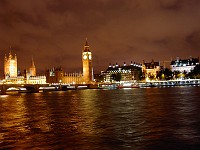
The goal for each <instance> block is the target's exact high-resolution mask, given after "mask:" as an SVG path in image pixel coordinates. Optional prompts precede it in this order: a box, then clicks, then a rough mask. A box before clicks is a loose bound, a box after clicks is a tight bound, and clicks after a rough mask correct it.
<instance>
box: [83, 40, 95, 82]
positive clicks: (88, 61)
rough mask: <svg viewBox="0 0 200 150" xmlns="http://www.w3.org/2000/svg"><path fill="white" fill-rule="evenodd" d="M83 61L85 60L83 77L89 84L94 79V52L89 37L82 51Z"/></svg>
mask: <svg viewBox="0 0 200 150" xmlns="http://www.w3.org/2000/svg"><path fill="white" fill-rule="evenodd" d="M82 61H83V79H84V82H85V83H86V84H89V83H91V82H92V79H93V68H92V53H91V51H90V50H89V45H88V42H87V38H86V43H85V46H84V49H83V52H82Z"/></svg>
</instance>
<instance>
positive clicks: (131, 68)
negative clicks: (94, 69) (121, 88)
mask: <svg viewBox="0 0 200 150" xmlns="http://www.w3.org/2000/svg"><path fill="white" fill-rule="evenodd" d="M102 74H103V75H104V81H105V82H115V81H133V80H139V79H140V74H141V65H140V64H138V63H135V62H134V63H132V62H131V64H130V65H126V63H125V62H124V64H123V66H120V65H118V64H117V63H116V65H114V64H113V65H111V64H110V65H109V67H108V68H107V70H106V71H105V72H102Z"/></svg>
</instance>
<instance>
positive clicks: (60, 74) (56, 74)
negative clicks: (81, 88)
mask: <svg viewBox="0 0 200 150" xmlns="http://www.w3.org/2000/svg"><path fill="white" fill-rule="evenodd" d="M82 63H83V73H65V72H64V71H63V69H62V67H57V68H55V67H53V68H50V69H47V70H46V73H45V75H46V81H47V83H65V84H90V83H91V82H92V80H93V68H92V53H91V51H90V50H89V45H88V42H87V39H86V44H85V46H84V49H83V51H82Z"/></svg>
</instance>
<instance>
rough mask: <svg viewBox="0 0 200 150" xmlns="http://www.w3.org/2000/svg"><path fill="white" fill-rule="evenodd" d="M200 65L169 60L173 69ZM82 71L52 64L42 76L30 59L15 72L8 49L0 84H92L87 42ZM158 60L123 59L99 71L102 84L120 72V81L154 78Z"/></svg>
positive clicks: (14, 58) (195, 60)
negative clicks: (141, 77)
mask: <svg viewBox="0 0 200 150" xmlns="http://www.w3.org/2000/svg"><path fill="white" fill-rule="evenodd" d="M198 64H199V58H191V57H190V58H189V59H183V60H181V59H179V58H178V57H177V59H176V60H174V61H171V64H170V69H171V70H172V71H180V72H190V71H191V70H192V69H194V67H195V66H196V65H198ZM82 65H83V70H82V73H65V72H64V71H63V69H62V67H57V68H55V67H53V68H51V69H47V70H45V75H44V76H37V75H36V67H35V64H34V60H33V58H32V60H31V65H30V68H29V69H26V70H24V73H23V75H21V73H19V72H18V68H17V56H16V55H12V54H11V52H10V53H9V54H8V56H6V55H5V58H4V79H2V80H1V81H0V83H1V84H2V83H4V84H6V83H7V84H10V83H14V84H45V83H50V84H53V83H55V84H57V83H59V84H94V83H95V79H94V74H93V66H92V52H91V51H90V48H89V44H88V42H87V39H86V43H85V45H84V48H83V50H82ZM161 68H162V66H161V65H160V62H154V61H153V60H152V61H151V62H149V63H145V62H144V61H143V63H142V64H140V63H135V62H134V63H133V62H131V63H130V64H129V65H127V64H126V63H125V62H124V64H123V65H122V66H120V65H118V64H117V63H116V64H113V65H111V64H110V65H109V67H108V68H107V70H106V71H102V72H101V76H103V82H104V83H110V82H113V81H114V78H116V77H117V75H119V74H120V81H137V80H140V76H141V75H143V76H145V78H146V79H147V78H148V77H149V76H154V77H156V75H157V73H158V72H159V71H160V70H161Z"/></svg>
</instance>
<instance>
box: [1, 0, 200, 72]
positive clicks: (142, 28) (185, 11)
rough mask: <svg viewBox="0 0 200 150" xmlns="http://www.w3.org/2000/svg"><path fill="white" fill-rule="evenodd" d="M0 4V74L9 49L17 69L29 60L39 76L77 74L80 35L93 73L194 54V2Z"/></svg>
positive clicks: (199, 28)
mask: <svg viewBox="0 0 200 150" xmlns="http://www.w3.org/2000/svg"><path fill="white" fill-rule="evenodd" d="M0 5H1V6H2V9H1V11H0V16H1V19H0V34H1V37H0V51H1V55H0V60H2V61H1V64H0V71H1V74H2V71H3V59H4V55H5V54H8V53H9V51H10V46H12V53H13V54H15V53H16V54H17V57H18V66H19V68H21V69H26V68H29V67H30V65H31V58H32V56H33V58H34V61H35V66H36V68H37V70H38V71H39V72H44V70H45V68H48V67H53V66H55V67H57V66H62V67H63V69H64V70H65V71H66V72H78V71H82V69H81V68H82V61H81V52H82V50H83V45H84V44H85V43H84V42H85V38H86V37H88V42H89V45H90V49H91V51H92V52H93V67H94V72H96V73H97V72H99V71H100V70H104V69H106V68H107V66H108V65H109V63H112V64H113V63H116V62H118V64H123V62H126V63H130V62H131V61H135V62H142V61H143V60H145V61H147V62H149V61H151V60H152V59H154V60H155V61H159V60H160V61H163V60H170V59H171V58H172V59H175V58H176V57H178V56H179V57H180V58H183V59H185V58H189V57H190V56H192V57H198V56H199V49H200V44H199V40H200V21H199V16H200V10H199V7H200V2H199V1H197V0H191V1H187V0H183V1H179V0H169V1H168V2H166V1H164V0H152V1H151V2H150V1H148V2H147V1H136V0H134V1H120V0H119V1H117V2H116V1H113V0H102V1H97V0H94V1H87V2H86V1H71V0H69V1H59V2H58V1H54V0H45V1H42V2H41V1H37V0H36V1H32V0H26V1H23V3H19V2H17V1H15V0H13V1H8V0H3V1H0Z"/></svg>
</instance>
